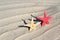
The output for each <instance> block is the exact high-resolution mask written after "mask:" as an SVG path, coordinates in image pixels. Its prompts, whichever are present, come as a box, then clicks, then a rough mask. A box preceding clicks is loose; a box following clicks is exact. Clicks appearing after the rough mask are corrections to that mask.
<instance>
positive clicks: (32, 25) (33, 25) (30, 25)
mask: <svg viewBox="0 0 60 40" xmlns="http://www.w3.org/2000/svg"><path fill="white" fill-rule="evenodd" d="M39 24H40V22H37V23H36V24H34V21H33V18H32V21H31V23H30V24H26V25H24V26H28V27H30V31H32V30H36V26H38V25H39Z"/></svg>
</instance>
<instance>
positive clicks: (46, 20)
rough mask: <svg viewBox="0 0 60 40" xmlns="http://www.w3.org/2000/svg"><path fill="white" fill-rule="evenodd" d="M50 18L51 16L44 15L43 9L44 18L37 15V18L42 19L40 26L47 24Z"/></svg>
mask: <svg viewBox="0 0 60 40" xmlns="http://www.w3.org/2000/svg"><path fill="white" fill-rule="evenodd" d="M51 18H52V16H48V17H47V15H46V11H44V18H40V17H37V19H38V20H42V21H43V23H42V26H44V25H45V24H49V23H50V22H49V20H50V19H51Z"/></svg>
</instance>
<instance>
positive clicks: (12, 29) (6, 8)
mask: <svg viewBox="0 0 60 40" xmlns="http://www.w3.org/2000/svg"><path fill="white" fill-rule="evenodd" d="M44 10H46V12H47V15H48V16H53V19H52V20H50V24H49V25H45V26H44V27H41V25H39V26H38V27H37V29H36V30H33V31H29V30H28V28H25V27H18V26H20V25H24V22H23V20H22V19H24V20H26V21H27V23H30V21H29V20H28V19H31V14H32V15H34V16H41V17H43V13H44ZM0 40H60V0H0Z"/></svg>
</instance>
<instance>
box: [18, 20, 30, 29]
mask: <svg viewBox="0 0 60 40" xmlns="http://www.w3.org/2000/svg"><path fill="white" fill-rule="evenodd" d="M22 21H23V22H24V24H28V23H27V22H26V21H25V20H24V19H22ZM18 27H25V28H28V30H30V27H28V26H24V25H20V26H18Z"/></svg>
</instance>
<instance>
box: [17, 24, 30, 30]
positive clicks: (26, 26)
mask: <svg viewBox="0 0 60 40" xmlns="http://www.w3.org/2000/svg"><path fill="white" fill-rule="evenodd" d="M18 27H25V28H28V30H30V27H28V26H24V25H21V26H18Z"/></svg>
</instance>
